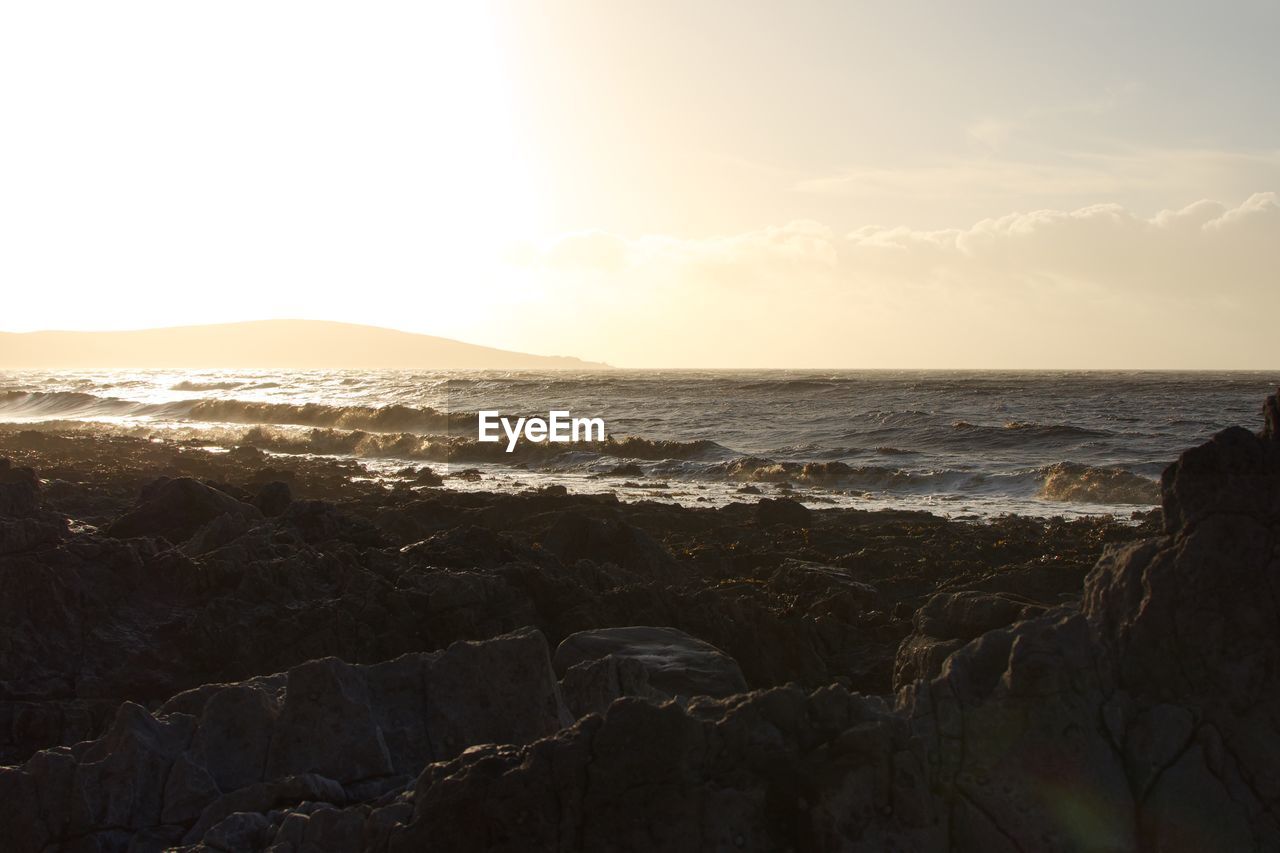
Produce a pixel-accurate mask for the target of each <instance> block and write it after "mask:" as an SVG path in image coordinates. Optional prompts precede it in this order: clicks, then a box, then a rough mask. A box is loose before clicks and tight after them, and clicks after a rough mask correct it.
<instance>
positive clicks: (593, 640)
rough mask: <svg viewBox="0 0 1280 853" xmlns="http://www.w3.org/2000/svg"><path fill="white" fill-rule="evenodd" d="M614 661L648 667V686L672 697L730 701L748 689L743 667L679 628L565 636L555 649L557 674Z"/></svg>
mask: <svg viewBox="0 0 1280 853" xmlns="http://www.w3.org/2000/svg"><path fill="white" fill-rule="evenodd" d="M610 656H612V657H614V658H618V659H623V660H633V661H635V662H637V663H639V664H640V665H641V666H643V667H644V669H645V671H646V673H647V675H648V684H649V686H650V687H653V688H654V689H656V690H659V691H661V692H662V693H664V694H666V695H667V696H671V697H675V696H683V697H689V696H731V695H733V694H735V693H744V692H746V690H747V682H746V679H745V678H743V676H742V670H741V669H740V668H739V667H738V662H737V661H735V660H734V659H733V658H731V657H729V656H728V655H727V654H725V653H724V652H722V651H720V650H719V649H717V648H716V647H715V646H713V645H711V644H710V643H705V642H703V641H702V640H699V639H698V638H696V637H691V636H689V635H688V634H686V633H685V632H683V631H679V630H677V629H675V628H660V627H651V626H645V625H636V626H631V627H626V628H597V629H594V630H590V631H579V632H578V633H576V634H572V635H570V636H568V637H566V638H565V639H564V640H563V641H562V642H561V643H560V645H559V646H558V647H557V648H556V653H555V657H554V659H553V664H554V666H555V669H556V672H557V674H559V675H561V676H563V675H565V674H566V673H567V672H568V671H569V669H570V668H571V667H574V666H576V665H578V664H581V663H584V662H587V661H595V660H599V659H601V658H606V657H610Z"/></svg>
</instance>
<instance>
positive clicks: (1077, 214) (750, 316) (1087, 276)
mask: <svg viewBox="0 0 1280 853" xmlns="http://www.w3.org/2000/svg"><path fill="white" fill-rule="evenodd" d="M523 262H524V265H525V268H526V269H529V270H532V271H534V274H535V275H537V276H538V277H539V279H540V285H541V286H543V287H548V288H551V289H552V290H553V291H554V290H555V288H556V287H560V288H562V290H561V293H562V294H563V295H564V296H565V299H564V300H556V301H557V302H558V304H559V305H561V306H563V304H564V303H565V302H568V301H576V304H577V305H579V306H580V307H582V308H584V309H588V310H587V313H588V314H589V316H590V317H592V318H593V322H594V324H595V327H596V328H597V329H598V330H599V334H595V333H594V332H592V331H591V330H588V331H586V332H583V331H582V330H575V329H574V328H573V324H572V323H570V322H567V316H568V315H563V314H561V315H560V316H559V318H557V317H549V318H541V317H539V318H537V320H538V323H544V322H546V323H550V324H552V327H553V329H554V330H555V333H556V334H557V335H558V336H561V337H568V338H569V339H571V340H572V339H575V338H576V339H577V340H580V341H582V343H583V346H584V347H586V348H587V351H588V352H589V353H590V354H591V355H593V356H598V357H603V358H606V359H610V360H613V361H615V362H617V363H621V364H664V365H680V364H686V365H743V364H750V365H760V366H766V365H771V364H772V365H809V366H860V365H861V366H876V365H879V366H903V365H917V366H991V367H1000V366H1004V367H1014V366H1026V367H1031V366H1041V367H1050V366H1061V367H1108V366H1110V367H1135V366H1144V367H1221V366H1234V367H1244V366H1255V367H1263V366H1269V365H1275V364H1276V363H1280V358H1278V357H1276V355H1275V354H1274V353H1275V349H1274V346H1273V345H1272V339H1273V336H1272V333H1271V326H1272V325H1273V320H1272V319H1271V318H1273V317H1275V316H1276V310H1277V309H1278V308H1280V287H1277V285H1278V284H1280V280H1278V279H1280V276H1278V273H1277V271H1278V270H1280V199H1278V198H1277V195H1276V193H1274V192H1265V193H1258V194H1255V195H1253V196H1251V197H1250V198H1248V199H1247V200H1246V201H1244V202H1243V203H1241V204H1238V205H1235V206H1227V205H1223V204H1221V203H1218V202H1214V201H1199V202H1196V203H1194V204H1191V205H1188V206H1186V207H1183V208H1180V209H1176V210H1166V211H1163V212H1161V213H1158V214H1157V215H1155V216H1151V217H1144V216H1141V215H1138V214H1136V213H1134V212H1133V211H1130V210H1127V209H1125V208H1123V207H1120V206H1118V205H1109V204H1108V205H1092V206H1088V207H1081V208H1078V209H1075V210H1039V211H1032V212H1028V213H1014V214H1009V215H1007V216H1002V217H998V218H993V219H986V220H983V221H980V222H977V223H975V224H973V225H972V226H970V227H968V228H963V229H950V230H935V231H923V230H913V229H910V228H905V227H898V228H880V227H872V228H862V229H859V230H857V231H854V232H852V233H850V234H847V235H843V236H840V235H837V234H836V233H835V232H833V231H832V230H831V229H830V228H827V227H825V226H823V225H821V224H819V223H815V222H809V221H800V222H793V223H790V224H787V225H783V226H777V227H771V228H762V229H758V230H755V231H750V232H745V233H742V234H737V235H730V236H722V237H715V238H710V239H704V240H681V239H675V238H671V237H662V236H648V237H640V238H634V239H628V238H624V237H621V236H618V235H611V234H605V233H600V232H596V233H592V234H585V235H570V236H567V237H565V238H564V239H562V240H560V241H558V242H556V243H553V244H552V245H550V246H547V247H545V248H543V249H527V250H526V252H525V254H524V256H523ZM571 294H572V295H574V299H573V300H570V298H569V297H570V295H571ZM534 310H535V311H536V310H537V309H536V307H535V308H534ZM709 318H714V319H710V320H709ZM525 319H528V318H525ZM578 319H581V317H578ZM621 319H629V320H630V321H632V322H633V323H634V324H635V325H636V326H638V327H644V326H646V325H654V326H659V325H660V326H661V327H662V328H663V329H665V330H667V331H668V332H669V333H670V332H674V334H672V335H671V337H670V340H671V343H670V344H669V345H666V346H664V348H663V349H662V350H661V351H660V352H655V351H654V350H653V349H652V348H651V347H648V346H646V345H645V344H644V341H646V340H647V339H646V338H644V337H643V336H639V337H633V336H630V335H619V334H618V333H617V331H616V325H615V323H616V322H618V321H619V320H621ZM561 321H564V322H561ZM724 329H731V330H733V331H732V333H731V334H728V335H726V334H724V332H723V330H724ZM544 331H545V330H544Z"/></svg>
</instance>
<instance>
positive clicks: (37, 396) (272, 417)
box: [0, 383, 476, 433]
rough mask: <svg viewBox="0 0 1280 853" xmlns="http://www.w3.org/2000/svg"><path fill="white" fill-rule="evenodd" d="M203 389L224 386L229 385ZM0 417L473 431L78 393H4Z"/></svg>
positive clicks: (433, 413) (203, 401)
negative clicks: (139, 400) (104, 417)
mask: <svg viewBox="0 0 1280 853" xmlns="http://www.w3.org/2000/svg"><path fill="white" fill-rule="evenodd" d="M181 384H182V383H179V385H181ZM196 384H200V383H196ZM204 384H205V385H206V386H214V385H216V386H223V385H229V384H230V383H204ZM174 387H177V386H174ZM0 415H10V416H19V417H24V418H30V417H59V418H71V417H77V416H78V417H103V416H113V417H165V418H171V419H181V420H190V421H204V422H212V423H235V424H270V425H295V426H313V427H329V428H337V429H351V430H357V429H358V430H368V431H370V432H423V433H426V432H431V431H446V432H447V431H449V430H451V429H471V430H474V429H475V427H476V415H475V413H474V412H448V413H446V412H440V411H437V410H436V409H432V408H429V407H427V408H414V407H412V406H403V405H389V406H332V405H327V404H324V403H301V404H299V403H269V402H256V401H250V400H216V399H209V398H198V399H194V400H180V401H176V402H170V403H140V402H136V401H133V400H123V399H120V398H118V397H99V396H97V395H94V394H86V393H84V392H80V391H5V392H3V393H0Z"/></svg>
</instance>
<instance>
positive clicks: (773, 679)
mask: <svg viewBox="0 0 1280 853" xmlns="http://www.w3.org/2000/svg"><path fill="white" fill-rule="evenodd" d="M1276 410H1277V405H1276V402H1275V400H1274V399H1273V400H1271V401H1270V402H1269V403H1268V409H1267V411H1268V412H1269V413H1270V415H1269V417H1268V420H1267V425H1266V427H1265V428H1264V430H1263V431H1262V432H1261V433H1259V434H1254V433H1250V432H1248V431H1246V430H1242V429H1236V430H1228V431H1226V432H1224V433H1222V434H1220V435H1219V436H1217V437H1215V439H1214V440H1213V441H1211V442H1209V443H1208V444H1206V445H1203V446H1202V447H1199V448H1195V449H1193V450H1190V451H1188V452H1187V453H1185V454H1184V455H1183V456H1182V457H1181V459H1180V460H1179V461H1178V462H1177V463H1176V464H1175V465H1173V466H1171V467H1170V468H1169V469H1168V471H1167V472H1166V474H1165V477H1164V480H1163V482H1162V496H1163V500H1164V508H1163V509H1164V512H1163V519H1162V520H1161V519H1160V518H1159V517H1156V516H1152V517H1149V518H1147V519H1145V520H1143V521H1141V522H1139V523H1138V524H1136V525H1124V524H1120V523H1116V522H1112V521H1106V520H1089V521H1075V522H1064V521H1060V520H1059V521H1043V520H1034V519H1021V518H1009V519H1001V520H997V521H995V522H992V523H989V524H976V523H968V522H963V521H947V520H943V519H938V518H934V517H931V516H927V515H923V514H919V513H904V512H878V513H873V512H859V511H853V510H834V509H831V510H812V509H807V508H805V507H803V506H800V505H799V504H795V505H794V506H792V505H791V503H792V502H790V501H787V500H786V499H780V502H775V503H773V504H766V505H764V506H763V507H762V506H758V505H756V504H746V503H743V504H736V505H731V506H729V507H725V508H723V509H689V508H680V507H674V506H669V505H663V504H656V503H652V504H650V503H639V504H619V503H617V502H616V501H612V500H610V499H608V498H607V497H604V498H602V497H584V496H575V495H570V494H565V493H562V492H557V491H548V492H538V493H529V494H525V495H494V494H485V493H474V492H471V493H459V492H451V491H449V490H447V489H441V488H438V487H437V486H435V485H427V484H424V482H419V480H420V479H421V478H419V477H418V476H417V472H416V471H413V472H410V475H409V476H406V477H405V478H403V479H401V480H396V481H392V482H391V483H389V484H380V483H376V482H371V481H368V480H364V479H359V478H358V472H357V471H355V470H353V469H351V468H349V467H347V466H345V465H344V463H338V462H333V461H324V460H318V459H312V458H305V459H304V458H298V459H293V458H289V457H264V456H262V455H255V454H253V453H247V452H246V453H242V454H237V453H235V452H233V453H229V454H210V453H206V452H204V451H202V450H200V449H199V448H194V447H182V446H175V445H169V444H164V443H155V442H146V441H140V440H134V439H127V438H102V437H92V436H84V435H77V434H54V433H37V434H31V433H22V432H9V433H0V454H3V455H4V456H5V457H7V458H8V459H9V460H10V461H9V462H7V463H5V464H3V466H2V467H0V543H3V544H4V548H0V575H2V577H0V580H3V583H0V617H2V619H3V624H5V625H6V631H5V634H4V641H3V642H4V647H3V652H4V654H3V655H0V691H2V692H0V749H3V757H0V763H4V764H7V765H9V766H7V767H4V768H2V769H0V829H3V830H4V832H5V836H4V837H5V839H6V841H7V847H8V848H11V849H15V850H23V851H25V850H45V849H96V850H113V849H115V850H127V849H142V850H147V849H155V850H160V849H166V848H178V849H191V850H258V849H268V848H270V849H274V850H281V851H292V850H298V851H301V850H353V851H363V850H371V851H374V850H376V851H382V850H422V849H439V850H542V849H545V850H553V849H554V850H582V851H587V850H592V851H594V850H652V849H663V850H667V849H672V850H705V849H730V850H737V849H744V850H779V849H794V850H868V851H871V850H887V849H893V850H922V851H923V850H973V851H988V850H995V851H999V850H1009V851H1029V850H1062V851H1067V850H1172V851H1181V850H1187V851H1191V850H1197V851H1198V850H1254V849H1257V850H1266V849H1275V848H1276V847H1277V846H1280V821H1278V820H1277V817H1276V815H1277V814H1280V776H1278V775H1277V773H1276V770H1275V768H1277V767H1280V732H1278V731H1277V723H1276V720H1280V604H1278V602H1280V544H1277V543H1280V429H1277V423H1276V417H1275V412H1276ZM28 469H30V470H28ZM353 477H356V479H353ZM162 478H163V479H162ZM432 482H434V480H432V479H430V478H428V479H427V480H426V481H425V483H432ZM174 483H178V484H179V485H172V484H174ZM281 484H287V486H286V487H284V488H281ZM170 493H172V494H170ZM162 494H170V498H171V499H168V500H165V501H163V502H161V501H159V500H158V496H159V495H162ZM8 525H17V526H14V527H12V528H10V527H9V526H8ZM10 529H12V530H14V531H18V530H28V531H30V532H29V534H21V533H14V534H12V535H10V534H9V533H8V532H7V531H9V530H10ZM637 626H640V627H637ZM619 629H627V630H631V631H636V630H641V631H642V632H643V634H642V635H638V636H633V637H630V638H628V636H627V635H626V631H624V630H619ZM668 630H669V631H670V633H665V632H666V631H668ZM655 632H658V633H655ZM575 637H576V638H577V639H576V640H575ZM590 638H595V639H597V640H600V639H601V638H603V639H604V640H607V642H598V643H594V644H593V643H588V642H585V640H587V639H590ZM685 638H687V639H685ZM659 640H662V641H663V642H658V641H659ZM676 640H678V641H679V642H676ZM459 641H465V642H459ZM646 644H649V648H648V649H647V650H646ZM555 648H559V649H563V650H566V653H565V655H564V656H563V658H562V657H561V656H560V655H559V654H558V653H557V656H556V666H555V668H554V669H553V668H552V664H551V656H550V653H549V650H550V649H555ZM661 648H666V649H667V650H668V651H667V652H666V653H662V652H660V651H659V650H660V649H661ZM708 648H711V649H712V650H713V651H715V652H716V653H717V654H718V655H720V657H704V658H698V657H697V654H703V655H705V654H707V649H708ZM441 650H443V651H441ZM570 651H572V652H573V653H572V654H570V653H569V652H570ZM695 652H696V653H697V654H695ZM664 654H665V656H664ZM682 655H694V657H692V658H688V659H687V660H686V664H687V662H688V660H694V661H697V660H702V661H704V662H711V661H714V662H715V664H716V665H715V666H714V667H708V670H709V671H710V672H712V673H713V674H714V675H715V676H716V678H717V679H721V681H718V682H716V684H717V686H716V687H715V689H709V688H707V687H705V686H703V687H701V688H697V689H696V691H695V689H692V688H690V689H688V690H687V692H684V691H683V689H682V688H680V687H675V688H673V687H672V685H671V684H670V683H664V679H665V677H666V675H665V674H664V667H666V672H668V673H670V674H676V675H679V674H680V672H679V670H680V668H681V666H680V665H681V661H682V660H684V658H682ZM733 663H736V665H737V669H738V672H739V675H738V676H736V677H735V676H734V674H733V668H732V667H731V666H729V664H733ZM684 669H685V672H684V673H683V676H684V677H686V678H688V677H697V676H698V675H699V670H700V667H699V666H696V665H694V666H689V665H686V666H685V667H684ZM738 678H740V679H741V681H738V680H737V679H738ZM699 694H702V695H699ZM670 696H678V697H679V698H678V699H676V700H671V699H669V698H668V697H670ZM690 697H692V698H690Z"/></svg>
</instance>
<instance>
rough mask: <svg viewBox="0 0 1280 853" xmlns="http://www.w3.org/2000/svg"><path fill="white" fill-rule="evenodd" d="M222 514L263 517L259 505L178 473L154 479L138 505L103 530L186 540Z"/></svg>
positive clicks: (115, 534) (121, 534) (118, 535)
mask: <svg viewBox="0 0 1280 853" xmlns="http://www.w3.org/2000/svg"><path fill="white" fill-rule="evenodd" d="M221 515H232V516H237V517H239V518H242V519H245V520H255V519H258V518H261V513H259V512H258V510H257V509H256V508H254V507H253V506H250V505H249V504H246V503H243V502H241V501H238V500H236V499H235V498H233V497H232V496H231V495H228V494H226V493H225V492H220V491H218V490H217V489H214V488H211V487H209V486H206V485H205V484H204V483H201V482H199V481H198V480H194V479H192V478H190V477H178V478H175V479H172V480H169V479H166V480H161V481H157V482H155V483H152V484H151V485H150V486H149V487H147V489H145V490H144V492H143V497H142V499H141V501H140V502H139V504H138V506H137V507H136V508H135V509H133V510H132V511H130V512H128V513H126V514H125V515H123V516H121V517H120V518H118V519H117V520H116V521H115V522H114V523H113V524H111V525H110V526H109V527H108V528H107V529H106V531H104V532H105V533H106V534H107V535H108V536H113V537H116V538H120V539H124V538H128V537H132V536H163V537H164V538H165V539H168V540H169V541H170V542H175V543H176V542H183V541H185V540H186V539H189V538H190V537H191V536H192V534H194V533H195V532H196V531H197V530H199V529H200V528H201V527H203V526H204V525H206V524H208V523H209V522H211V521H213V520H214V519H215V518H218V517H219V516H221Z"/></svg>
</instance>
